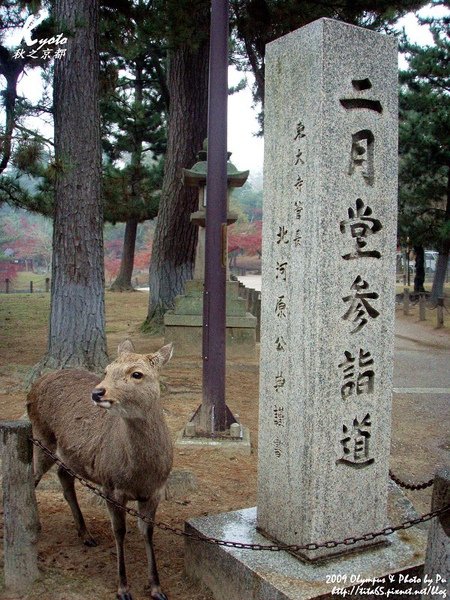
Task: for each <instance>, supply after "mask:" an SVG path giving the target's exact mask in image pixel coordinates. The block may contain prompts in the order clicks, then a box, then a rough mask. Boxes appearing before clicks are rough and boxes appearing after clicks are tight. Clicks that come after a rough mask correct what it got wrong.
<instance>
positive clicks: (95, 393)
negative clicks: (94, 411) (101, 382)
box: [92, 388, 106, 402]
mask: <svg viewBox="0 0 450 600" xmlns="http://www.w3.org/2000/svg"><path fill="white" fill-rule="evenodd" d="M105 394H106V390H105V388H95V389H94V390H92V400H93V401H94V402H100V400H101V399H102V397H103V396H104V395H105Z"/></svg>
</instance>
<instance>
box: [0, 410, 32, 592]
mask: <svg viewBox="0 0 450 600" xmlns="http://www.w3.org/2000/svg"><path fill="white" fill-rule="evenodd" d="M0 432H1V449H2V468H3V510H4V528H5V534H4V540H3V544H4V554H5V567H4V569H5V586H6V588H7V589H8V590H10V591H13V592H16V593H22V592H25V591H26V590H27V589H29V588H30V586H31V585H32V583H33V582H34V581H35V580H36V579H37V577H38V576H39V571H38V566H37V547H36V542H37V534H38V530H39V515H38V510H37V503H36V496H35V493H34V479H33V467H32V459H33V447H32V444H31V442H30V440H29V439H28V438H29V436H30V435H31V423H30V422H28V421H0Z"/></svg>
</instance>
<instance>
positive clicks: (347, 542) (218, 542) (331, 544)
mask: <svg viewBox="0 0 450 600" xmlns="http://www.w3.org/2000/svg"><path fill="white" fill-rule="evenodd" d="M29 439H30V441H31V442H32V443H33V444H34V445H35V446H37V447H39V448H41V450H42V451H43V452H45V454H47V456H49V457H50V458H51V459H52V460H53V461H54V462H55V463H56V464H57V465H58V466H59V467H61V468H62V469H64V470H65V471H66V473H68V474H69V475H71V476H72V477H74V478H75V479H76V480H77V481H79V482H80V483H81V485H82V486H84V487H86V488H87V489H89V490H90V491H91V492H92V493H94V494H95V495H96V496H98V497H100V498H102V499H103V500H105V501H106V502H109V504H111V505H112V506H115V507H116V508H119V509H120V510H123V511H125V512H126V513H128V514H129V515H130V516H132V517H137V518H138V519H141V520H142V521H144V522H145V523H148V524H149V525H153V526H154V527H158V529H162V530H163V531H168V532H170V533H173V534H175V535H178V536H181V537H186V538H190V539H191V540H194V541H197V542H204V543H207V544H213V545H215V546H225V547H227V548H238V549H240V550H256V551H262V550H265V551H270V552H280V551H282V550H284V551H287V552H299V551H301V550H320V549H321V548H336V547H337V546H352V545H353V544H356V543H358V542H369V541H371V540H374V539H375V538H377V537H381V536H386V535H392V534H393V533H395V532H396V531H400V530H402V529H409V528H410V527H413V526H414V525H418V524H419V523H425V522H426V521H429V520H430V519H433V518H434V517H439V516H440V515H443V514H444V513H446V512H448V511H450V504H448V505H447V506H444V507H442V508H440V509H439V510H433V511H431V512H429V513H426V514H424V515H422V516H420V517H416V518H415V519H409V520H408V521H405V522H404V523H401V524H400V525H395V526H390V527H385V528H384V529H382V530H380V531H376V532H371V533H366V534H364V535H360V536H357V537H348V538H345V539H344V540H340V541H334V540H329V541H326V542H320V543H315V542H313V543H311V544H303V545H297V544H245V543H243V542H235V541H231V540H222V539H219V538H215V537H208V536H203V535H199V534H197V533H190V532H188V531H184V530H183V529H180V528H179V527H172V526H171V525H168V524H167V523H164V522H162V521H154V520H153V519H150V518H149V517H147V516H146V515H142V514H140V513H139V512H138V511H137V510H135V509H134V508H131V507H129V506H124V505H123V504H120V502H117V501H116V500H114V498H110V497H109V496H107V495H106V494H105V493H103V492H102V491H101V490H100V489H99V488H97V487H96V486H95V485H93V484H92V483H91V482H90V481H88V480H87V479H84V477H80V476H79V475H77V474H76V473H75V472H74V471H72V469H71V468H70V467H68V466H67V465H65V464H64V463H63V462H62V460H61V459H60V458H59V457H58V456H56V454H54V453H53V452H52V451H51V450H49V449H48V448H46V447H45V446H44V445H43V444H42V443H41V442H40V441H39V440H37V439H35V438H32V437H30V438H29Z"/></svg>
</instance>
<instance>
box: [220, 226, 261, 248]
mask: <svg viewBox="0 0 450 600" xmlns="http://www.w3.org/2000/svg"><path fill="white" fill-rule="evenodd" d="M261 242H262V221H255V222H253V223H251V224H249V225H246V226H245V229H242V228H241V227H240V228H239V229H237V228H236V226H235V225H232V226H231V227H230V228H229V233H228V252H229V253H230V252H235V251H239V250H241V251H242V253H243V254H245V255H246V256H254V255H255V254H258V255H261Z"/></svg>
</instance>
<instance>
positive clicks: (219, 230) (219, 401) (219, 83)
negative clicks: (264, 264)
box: [199, 0, 228, 433]
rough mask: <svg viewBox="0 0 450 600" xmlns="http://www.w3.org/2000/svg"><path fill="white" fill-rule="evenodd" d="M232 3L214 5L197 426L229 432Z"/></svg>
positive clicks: (223, 0) (219, 0)
mask: <svg viewBox="0 0 450 600" xmlns="http://www.w3.org/2000/svg"><path fill="white" fill-rule="evenodd" d="M227 98H228V1H227V0H212V7H211V41H210V60H209V102H208V170H207V178H206V189H207V200H206V237H205V287H204V295H203V402H202V406H201V411H200V415H199V416H200V419H199V421H200V422H199V425H200V428H201V429H202V430H203V431H204V432H206V433H215V432H217V431H225V429H226V428H227V425H228V417H227V413H228V411H227V407H226V403H225V336H226V305H225V289H226V288H225V281H226V261H225V262H224V260H223V258H224V256H225V257H226V252H225V248H224V244H225V243H226V223H227Z"/></svg>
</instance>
